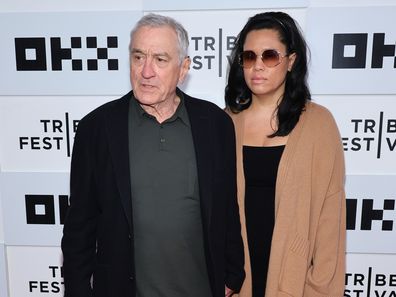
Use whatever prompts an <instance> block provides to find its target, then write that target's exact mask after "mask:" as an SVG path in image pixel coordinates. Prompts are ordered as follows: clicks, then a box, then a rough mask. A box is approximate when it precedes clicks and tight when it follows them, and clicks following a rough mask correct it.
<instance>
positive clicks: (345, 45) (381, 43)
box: [332, 33, 396, 69]
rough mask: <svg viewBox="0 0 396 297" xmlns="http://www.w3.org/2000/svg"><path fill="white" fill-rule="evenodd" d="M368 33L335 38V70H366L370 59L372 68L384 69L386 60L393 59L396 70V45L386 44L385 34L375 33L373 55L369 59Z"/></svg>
mask: <svg viewBox="0 0 396 297" xmlns="http://www.w3.org/2000/svg"><path fill="white" fill-rule="evenodd" d="M368 37H369V34H368V33H342V34H334V36H333V60H332V68H333V69H362V68H366V67H368V66H366V64H367V59H368V58H369V59H370V61H369V63H370V62H371V65H370V66H369V67H371V68H375V69H376V68H383V67H384V66H383V65H384V59H393V68H396V57H395V56H396V50H395V48H396V45H395V43H393V44H385V33H374V34H373V41H372V42H373V44H372V51H371V52H372V54H371V57H367V48H368V46H370V45H369V44H368V39H369V38H368Z"/></svg>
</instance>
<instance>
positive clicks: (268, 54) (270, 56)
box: [239, 49, 288, 68]
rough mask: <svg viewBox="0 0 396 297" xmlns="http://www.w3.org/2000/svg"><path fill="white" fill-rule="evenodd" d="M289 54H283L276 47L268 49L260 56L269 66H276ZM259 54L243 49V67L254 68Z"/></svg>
mask: <svg viewBox="0 0 396 297" xmlns="http://www.w3.org/2000/svg"><path fill="white" fill-rule="evenodd" d="M287 56H288V55H283V56H282V54H281V53H280V52H278V51H277V50H274V49H266V50H264V51H263V53H262V54H261V56H260V58H261V61H263V63H264V65H265V66H267V67H275V66H278V65H279V64H280V63H282V59H283V58H284V57H287ZM256 60H257V55H256V53H255V52H254V51H243V52H242V53H240V55H239V64H240V65H241V66H242V67H243V68H252V67H253V65H254V64H255V63H256Z"/></svg>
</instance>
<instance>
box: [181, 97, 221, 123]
mask: <svg viewBox="0 0 396 297" xmlns="http://www.w3.org/2000/svg"><path fill="white" fill-rule="evenodd" d="M184 101H185V104H186V107H187V110H189V111H190V110H191V111H192V110H194V111H195V112H199V113H200V114H201V115H204V114H207V115H210V116H215V117H220V118H228V115H227V114H226V112H225V111H224V110H223V109H222V108H220V107H219V106H218V105H217V104H215V103H213V102H211V101H209V100H205V99H201V98H197V97H192V96H190V95H187V94H185V93H184Z"/></svg>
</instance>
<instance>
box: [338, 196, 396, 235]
mask: <svg viewBox="0 0 396 297" xmlns="http://www.w3.org/2000/svg"><path fill="white" fill-rule="evenodd" d="M379 204H380V205H379V206H378V207H376V206H374V199H362V200H358V199H347V200H346V205H347V230H364V231H371V230H373V229H374V228H373V223H374V222H378V223H379V224H380V227H379V228H380V230H381V231H393V230H394V226H393V225H394V224H393V223H394V217H395V199H390V198H389V199H383V201H379ZM381 204H382V205H381Z"/></svg>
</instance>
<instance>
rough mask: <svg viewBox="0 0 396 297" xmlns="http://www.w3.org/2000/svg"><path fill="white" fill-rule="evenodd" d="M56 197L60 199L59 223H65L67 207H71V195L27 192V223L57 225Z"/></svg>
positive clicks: (58, 204)
mask: <svg viewBox="0 0 396 297" xmlns="http://www.w3.org/2000/svg"><path fill="white" fill-rule="evenodd" d="M55 199H57V200H58V203H57V206H58V207H59V212H57V213H59V221H58V222H59V223H60V224H61V225H63V224H64V222H65V218H66V213H67V209H68V207H69V197H68V196H67V195H58V196H55V195H48V194H34V195H33V194H26V195H25V207H26V223H27V224H34V225H36V224H43V225H55V223H56V221H57V220H56V215H55Z"/></svg>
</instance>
